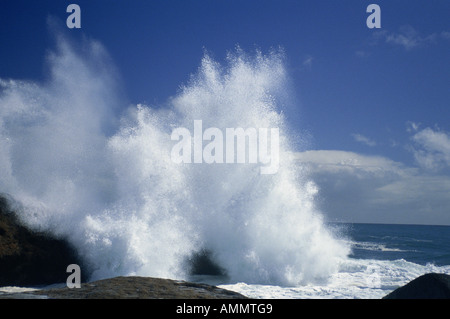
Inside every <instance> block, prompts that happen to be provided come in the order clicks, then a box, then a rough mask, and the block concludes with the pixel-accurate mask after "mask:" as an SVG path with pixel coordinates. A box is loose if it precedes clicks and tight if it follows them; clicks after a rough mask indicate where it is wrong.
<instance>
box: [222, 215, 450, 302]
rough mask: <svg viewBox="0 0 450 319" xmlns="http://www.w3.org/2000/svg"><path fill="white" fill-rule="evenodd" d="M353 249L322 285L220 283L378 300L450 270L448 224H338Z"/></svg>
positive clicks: (258, 292)
mask: <svg viewBox="0 0 450 319" xmlns="http://www.w3.org/2000/svg"><path fill="white" fill-rule="evenodd" d="M339 227H342V229H343V233H345V235H346V236H348V241H349V244H350V245H351V254H350V255H349V258H348V259H345V260H343V261H342V263H341V264H340V266H339V270H338V272H336V273H335V274H333V275H331V276H330V278H329V279H328V280H327V281H326V282H324V283H321V284H320V283H319V284H308V285H304V286H293V287H283V286H277V285H248V284H246V283H236V284H230V285H222V287H224V288H227V289H230V290H235V291H238V292H240V293H242V294H245V295H247V296H250V297H253V298H286V299H291V298H292V299H295V298H303V299H378V298H382V297H383V296H385V295H387V294H388V293H390V292H391V291H393V290H394V289H396V288H398V287H400V286H402V285H404V284H406V283H408V282H410V281H411V280H413V279H415V278H417V277H418V276H420V275H423V274H425V273H429V272H437V273H446V274H450V226H430V225H389V224H340V225H339Z"/></svg>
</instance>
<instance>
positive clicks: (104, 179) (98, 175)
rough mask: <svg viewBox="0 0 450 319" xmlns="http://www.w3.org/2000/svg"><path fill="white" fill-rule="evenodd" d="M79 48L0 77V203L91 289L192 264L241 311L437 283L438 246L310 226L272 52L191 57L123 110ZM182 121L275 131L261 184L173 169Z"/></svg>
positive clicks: (202, 170) (279, 54)
mask: <svg viewBox="0 0 450 319" xmlns="http://www.w3.org/2000/svg"><path fill="white" fill-rule="evenodd" d="M86 41H87V42H86V43H83V45H82V46H81V47H82V48H83V50H77V49H76V48H74V47H72V46H71V45H70V43H69V42H68V41H66V40H65V39H64V38H63V37H62V36H59V37H58V38H57V43H58V45H57V47H56V49H54V50H52V51H49V52H51V53H49V56H48V58H47V62H48V65H47V67H48V68H49V69H48V77H47V78H46V80H45V81H44V82H33V81H23V80H15V79H1V78H0V176H1V179H0V192H1V193H5V194H8V197H9V198H12V203H11V204H12V205H13V207H14V210H15V211H17V212H18V214H19V217H20V218H21V220H22V221H23V222H24V223H25V224H27V225H28V226H29V227H30V228H32V229H37V230H41V231H47V232H50V233H52V234H53V235H55V236H60V237H64V238H66V239H67V240H68V241H70V243H71V244H72V245H73V246H74V247H75V248H76V250H77V251H78V253H79V254H80V256H81V258H83V261H84V263H85V266H86V268H85V269H83V270H82V271H85V272H87V273H89V274H90V279H91V280H98V279H103V278H109V277H114V276H131V275H138V276H152V277H162V278H173V279H190V278H192V274H193V268H195V267H194V265H196V263H197V262H196V258H195V256H202V255H203V256H204V255H207V257H208V259H209V263H210V264H214V265H215V266H216V268H217V269H220V270H221V272H222V273H223V274H225V275H226V282H225V281H224V282H219V283H221V284H226V287H227V288H229V289H234V290H238V291H240V292H242V293H243V294H245V295H249V296H251V297H258V298H259V297H270V298H279V297H286V298H288V297H289V298H291V297H292V298H297V297H301V298H355V297H361V298H364V297H367V298H369V297H370V298H373V297H379V296H382V295H384V294H385V292H387V291H389V290H391V289H393V288H394V287H396V286H398V285H400V284H403V283H405V282H406V281H408V280H410V279H413V278H414V277H416V276H418V275H420V274H422V273H424V272H428V271H439V272H448V268H447V267H448V266H447V265H448V262H447V260H446V259H445V258H446V257H445V254H444V253H437V252H436V251H434V252H433V249H431V248H427V247H439V245H440V244H436V243H435V241H436V240H439V238H435V237H432V238H431V239H430V238H429V237H427V235H426V234H425V233H420V231H418V230H416V229H415V228H411V230H410V231H411V233H408V232H406V231H405V233H404V236H403V237H399V236H400V235H399V231H398V230H396V229H392V230H389V229H390V228H389V227H391V226H389V227H388V226H386V228H382V226H380V228H379V229H372V228H370V227H372V226H365V227H367V229H360V228H359V227H364V226H362V225H351V226H350V225H330V224H328V223H327V222H326V220H325V218H324V214H323V212H321V211H320V210H318V208H317V205H316V196H317V193H318V191H319V190H318V188H317V187H316V185H315V183H314V180H312V179H311V178H310V176H309V175H308V172H307V170H306V169H305V168H304V167H302V165H301V164H299V163H298V162H297V161H296V157H295V153H296V152H298V151H301V150H304V149H305V147H306V145H307V144H304V143H303V140H302V136H301V134H300V133H301V128H298V127H297V128H292V127H291V126H290V123H289V120H288V119H286V117H285V113H284V110H285V109H286V107H289V105H290V104H291V103H293V101H294V100H295V99H294V98H293V97H292V96H291V85H290V80H289V73H288V72H287V68H286V66H285V55H284V53H283V51H282V50H275V51H272V52H268V53H262V52H258V51H256V52H254V53H250V54H249V53H245V52H243V51H242V50H240V49H236V50H235V51H233V52H230V53H229V54H228V58H227V59H226V61H225V62H223V63H219V62H217V61H215V60H214V59H213V58H211V57H210V56H209V55H207V54H205V56H203V58H201V57H199V68H198V70H197V72H195V73H194V74H192V75H191V77H190V80H189V81H187V83H185V84H182V85H181V86H180V88H179V90H178V91H176V92H174V95H173V96H172V97H170V98H168V100H167V101H166V102H165V103H163V104H161V105H145V104H131V105H125V106H124V105H123V104H122V102H123V100H122V98H121V97H120V96H118V95H117V92H120V91H121V90H120V89H118V87H119V86H120V81H116V79H117V74H116V73H115V72H116V71H115V68H114V66H113V65H112V61H111V59H110V57H109V55H108V53H107V52H106V50H105V48H103V47H102V45H101V44H100V43H99V42H98V41H90V40H86ZM198 120H201V121H202V123H203V127H204V128H216V129H219V130H221V131H222V132H225V131H226V129H227V128H244V129H247V128H256V129H258V128H267V129H269V128H270V129H272V128H276V129H278V130H279V140H278V142H279V163H277V164H278V165H277V166H278V170H277V173H276V174H261V173H260V172H261V168H262V166H264V165H261V163H260V162H258V163H252V164H250V163H246V164H237V163H233V164H230V163H227V164H223V163H213V164H206V163H202V164H200V163H176V162H175V161H173V159H172V157H171V153H172V149H173V147H174V145H175V144H176V142H174V141H173V140H172V132H173V130H174V129H175V128H180V127H181V128H185V129H187V130H189V131H191V132H192V131H195V124H194V123H195V121H198ZM266 142H268V143H269V144H271V145H272V141H267V140H266ZM205 143H206V142H205ZM194 148H195V147H194ZM194 151H195V150H194ZM431 233H433V232H431ZM370 234H371V235H370ZM432 235H433V234H430V235H429V236H432ZM370 236H373V237H370ZM447 236H448V235H447ZM430 240H431V242H430ZM433 245H434V246H433ZM425 248H427V249H425ZM437 249H438V248H436V250H437ZM414 256H418V257H414ZM414 258H417V259H414ZM197 261H198V258H197ZM200 268H201V267H200ZM210 268H211V267H210Z"/></svg>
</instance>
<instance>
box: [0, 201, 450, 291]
mask: <svg viewBox="0 0 450 319" xmlns="http://www.w3.org/2000/svg"><path fill="white" fill-rule="evenodd" d="M70 264H78V265H82V261H81V260H80V259H79V258H78V257H77V254H76V252H75V251H74V250H73V249H72V247H70V245H69V244H68V242H67V241H65V240H64V238H53V237H52V236H50V235H49V234H46V233H43V232H36V231H32V230H30V229H28V228H27V227H26V226H25V225H23V224H22V223H21V222H20V219H19V218H18V217H17V216H16V214H15V212H14V211H13V209H11V207H10V202H9V200H8V198H7V197H6V196H2V195H1V194H0V287H2V286H19V287H33V286H34V287H35V286H47V285H51V284H53V283H55V282H60V283H63V284H62V286H63V287H62V288H61V287H60V288H51V289H48V288H45V289H35V290H27V291H21V292H15V293H1V292H0V299H236V298H237V299H244V298H246V297H245V296H243V295H241V294H239V293H236V292H232V291H228V290H225V289H221V288H218V287H215V286H212V285H207V284H200V283H192V282H186V281H177V280H171V279H161V278H150V277H136V276H131V277H114V278H109V279H104V280H98V281H94V282H87V280H86V278H83V276H86V274H85V273H84V272H81V273H82V278H81V281H82V283H81V288H68V287H66V286H65V282H66V279H67V277H68V273H67V272H66V268H67V266H68V265H70ZM82 268H83V267H82ZM86 277H88V276H86ZM19 290H20V289H19ZM383 299H450V276H449V275H446V274H426V275H423V276H420V277H418V278H416V279H415V280H413V281H411V282H410V283H408V284H407V285H405V286H403V287H400V288H398V289H396V290H395V291H393V292H391V293H390V294H388V295H387V296H385V297H384V298H383Z"/></svg>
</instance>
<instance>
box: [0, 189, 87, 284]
mask: <svg viewBox="0 0 450 319" xmlns="http://www.w3.org/2000/svg"><path fill="white" fill-rule="evenodd" d="M70 264H78V265H80V266H81V264H82V263H81V261H80V259H79V258H78V257H77V255H76V252H75V251H74V249H72V247H71V246H70V245H69V244H68V242H67V241H65V240H64V239H57V238H54V237H52V236H51V235H49V234H46V233H44V232H35V231H32V230H30V229H28V228H27V227H25V226H24V225H23V224H22V223H21V222H20V220H19V218H18V216H17V215H16V213H15V212H13V211H12V210H11V208H10V205H9V201H8V199H7V198H6V197H4V196H1V195H0V286H37V285H48V284H52V283H56V282H66V280H67V277H68V276H69V275H70V274H68V273H66V269H67V266H68V265H70ZM82 280H84V274H83V273H82Z"/></svg>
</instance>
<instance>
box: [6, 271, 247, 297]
mask: <svg viewBox="0 0 450 319" xmlns="http://www.w3.org/2000/svg"><path fill="white" fill-rule="evenodd" d="M246 298H247V297H245V296H243V295H241V294H239V293H237V292H233V291H229V290H226V289H222V288H218V287H216V286H211V285H207V284H201V283H192V282H186V281H177V280H171V279H161V278H152V277H135V276H132V277H114V278H110V279H103V280H98V281H93V282H87V283H82V284H81V288H67V287H64V288H51V289H42V290H34V291H27V292H20V293H5V294H0V299H246Z"/></svg>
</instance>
